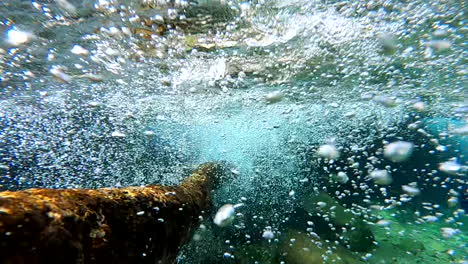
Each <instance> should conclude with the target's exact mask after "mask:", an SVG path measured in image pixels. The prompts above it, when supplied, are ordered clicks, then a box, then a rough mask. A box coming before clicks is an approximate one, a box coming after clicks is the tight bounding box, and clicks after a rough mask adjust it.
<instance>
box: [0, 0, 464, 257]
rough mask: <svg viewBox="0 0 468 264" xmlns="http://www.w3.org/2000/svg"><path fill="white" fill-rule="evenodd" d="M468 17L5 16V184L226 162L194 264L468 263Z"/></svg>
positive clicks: (89, 4)
mask: <svg viewBox="0 0 468 264" xmlns="http://www.w3.org/2000/svg"><path fill="white" fill-rule="evenodd" d="M466 21H467V15H466V4H465V3H464V2H463V1H431V2H430V3H429V2H427V1H411V2H407V1H370V2H366V3H361V2H357V1H356V2H353V1H305V0H295V1H280V0H276V1H275V0H272V1H245V2H242V1H221V0H220V1H214V0H213V1H198V3H195V2H192V1H151V0H150V1H143V0H141V1H138V0H134V1H130V0H127V1H123V0H112V1H111V0H109V1H103V0H100V1H94V0H86V1H72V0H56V1H19V0H15V1H2V2H1V3H0V32H1V37H0V89H1V93H0V100H1V102H0V177H1V178H0V184H1V189H3V190H16V189H24V188H29V187H52V188H84V187H91V188H99V187H118V186H130V185H132V186H133V185H134V186H140V185H146V184H154V183H158V184H177V183H179V182H180V181H181V180H182V179H183V177H184V176H185V175H187V173H188V172H189V171H190V170H191V169H192V168H193V167H194V166H196V165H197V164H200V163H202V162H206V161H213V160H215V161H216V160H217V161H225V162H227V163H228V164H229V165H230V166H232V168H233V171H234V172H235V174H236V175H237V176H236V178H235V179H232V180H231V181H230V182H226V183H224V184H223V185H222V186H221V187H220V188H219V189H218V190H217V191H216V192H215V193H214V194H213V195H214V198H215V199H214V212H213V214H212V216H211V217H210V218H209V219H205V220H204V221H203V222H202V226H201V227H200V228H199V229H198V230H196V232H195V234H194V238H193V240H192V241H191V242H190V243H189V244H187V245H186V246H185V247H184V248H183V249H182V251H181V253H180V256H179V259H178V262H179V263H301V264H302V263H430V262H432V263H466V262H467V261H468V260H467V259H466V256H467V255H468V254H467V250H466V241H467V239H466V215H465V210H466V209H467V207H468V205H467V200H466V199H467V198H466V197H467V194H466V171H467V164H466V161H467V152H466V151H467V146H466V143H467V132H466V129H467V120H468V116H467V114H468V110H467V107H468V106H467V101H466V87H467V72H468V69H467V68H466V67H467V66H466V57H467V56H466V55H467V47H466V32H467V25H466ZM405 142H406V143H409V144H406V145H405ZM401 143H403V145H402V144H401ZM405 146H406V148H405ZM408 146H409V147H408ZM224 204H238V207H237V208H236V212H235V215H234V216H233V218H234V219H233V222H232V224H230V225H228V226H225V227H220V226H217V225H216V224H214V223H213V218H214V217H215V215H216V212H217V210H218V209H219V208H220V207H221V206H223V205H224Z"/></svg>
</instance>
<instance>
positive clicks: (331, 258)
mask: <svg viewBox="0 0 468 264" xmlns="http://www.w3.org/2000/svg"><path fill="white" fill-rule="evenodd" d="M282 241H284V242H283V243H282V244H281V246H280V252H281V260H283V261H285V262H286V263H288V264H304V263H309V264H325V263H343V264H358V263H363V262H362V261H360V260H359V259H358V258H357V257H356V256H354V255H353V254H352V252H351V251H349V250H347V249H346V248H344V247H342V246H336V245H329V244H328V243H326V242H325V241H322V240H320V239H316V238H312V237H310V236H308V235H307V234H305V233H302V232H299V231H295V230H289V231H288V232H287V233H286V235H285V237H284V239H282ZM331 248H333V249H332V250H330V249H331Z"/></svg>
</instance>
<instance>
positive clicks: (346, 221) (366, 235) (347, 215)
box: [303, 192, 374, 251]
mask: <svg viewBox="0 0 468 264" xmlns="http://www.w3.org/2000/svg"><path fill="white" fill-rule="evenodd" d="M303 207H304V209H305V210H306V211H307V212H308V213H309V214H310V215H312V216H314V219H318V221H325V222H326V224H327V225H329V224H331V225H332V226H333V227H334V228H333V229H331V230H329V232H334V233H335V235H338V232H340V236H341V238H340V239H339V241H340V243H341V244H342V245H346V246H349V247H350V248H351V249H352V250H356V251H368V250H370V249H371V248H372V246H373V242H374V236H373V234H372V231H371V229H370V228H369V226H368V225H367V224H366V223H365V222H364V221H363V219H362V218H361V217H360V216H359V215H355V214H353V213H352V212H351V210H349V209H347V208H345V207H344V206H342V205H341V204H340V203H338V201H336V200H335V199H334V198H333V197H331V196H330V195H328V194H327V193H325V192H320V193H318V194H308V195H305V197H304V199H303ZM316 221H317V220H316ZM317 232H320V230H318V231H317ZM341 232H342V233H341ZM319 235H322V234H319ZM324 235H327V234H324ZM329 236H330V235H329Z"/></svg>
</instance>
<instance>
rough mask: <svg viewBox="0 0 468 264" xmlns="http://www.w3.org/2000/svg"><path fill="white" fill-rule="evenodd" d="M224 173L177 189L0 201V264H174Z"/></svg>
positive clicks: (219, 170) (219, 169) (212, 167)
mask: <svg viewBox="0 0 468 264" xmlns="http://www.w3.org/2000/svg"><path fill="white" fill-rule="evenodd" d="M223 171H224V170H223V166H222V165H220V164H215V163H207V164H203V165H201V166H200V167H199V168H198V169H197V170H195V171H194V172H193V174H192V175H191V177H189V178H187V179H186V180H185V181H184V182H182V184H181V185H179V186H166V187H163V186H158V185H153V186H147V187H127V188H104V189H96V190H93V189H68V190H54V189H30V190H24V191H17V192H10V191H6V192H1V193H0V262H1V263H28V264H29V263H174V262H175V258H176V256H177V253H178V250H179V248H180V247H181V246H182V245H183V244H184V243H185V242H187V240H188V239H189V237H190V235H191V233H192V230H193V229H194V228H195V227H196V225H197V224H198V222H199V220H200V218H199V217H200V216H202V215H204V214H206V213H207V212H208V211H209V210H210V208H211V198H210V191H211V190H212V189H213V187H214V186H215V185H216V184H217V181H218V180H219V179H220V177H222V175H223Z"/></svg>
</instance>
